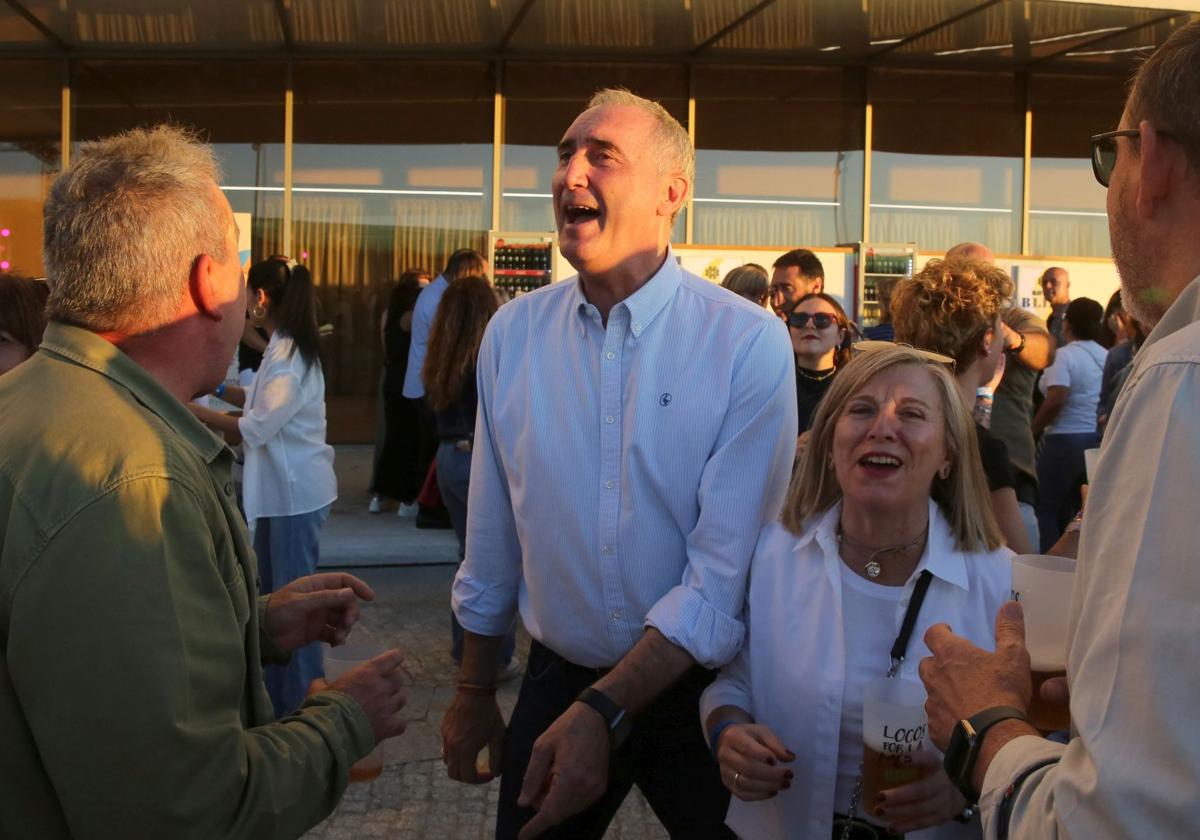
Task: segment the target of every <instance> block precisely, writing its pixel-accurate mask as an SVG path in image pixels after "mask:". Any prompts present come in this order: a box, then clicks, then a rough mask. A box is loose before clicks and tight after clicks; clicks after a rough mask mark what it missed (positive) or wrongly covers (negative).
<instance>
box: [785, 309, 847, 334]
mask: <svg viewBox="0 0 1200 840" xmlns="http://www.w3.org/2000/svg"><path fill="white" fill-rule="evenodd" d="M835 320H836V319H835V318H834V316H832V315H830V314H829V313H828V312H818V313H816V314H815V315H810V314H809V313H807V312H793V313H792V314H791V315H788V318H787V323H788V326H789V327H794V328H795V329H798V330H802V329H804V328H805V327H807V326H808V322H809V321H812V325H813V326H814V327H816V328H817V329H819V330H824V329H828V328H829V327H830V326H831V325H832V324H833V322H834V321H835Z"/></svg>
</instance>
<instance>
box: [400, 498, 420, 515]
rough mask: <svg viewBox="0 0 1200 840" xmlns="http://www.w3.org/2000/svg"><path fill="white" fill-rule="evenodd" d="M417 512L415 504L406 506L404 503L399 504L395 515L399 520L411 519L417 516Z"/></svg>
mask: <svg viewBox="0 0 1200 840" xmlns="http://www.w3.org/2000/svg"><path fill="white" fill-rule="evenodd" d="M418 510H419V508H418V506H417V505H416V504H415V503H414V504H411V505H406V504H404V502H401V503H400V505H399V507H397V508H396V515H397V516H399V517H400V518H401V519H412V518H413V517H414V516H416V515H417V511H418Z"/></svg>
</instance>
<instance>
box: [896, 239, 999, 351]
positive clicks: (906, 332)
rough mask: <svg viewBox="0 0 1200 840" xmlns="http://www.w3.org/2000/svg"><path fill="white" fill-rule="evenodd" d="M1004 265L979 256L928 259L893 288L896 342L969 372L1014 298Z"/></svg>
mask: <svg viewBox="0 0 1200 840" xmlns="http://www.w3.org/2000/svg"><path fill="white" fill-rule="evenodd" d="M1012 287H1013V285H1012V280H1011V279H1009V276H1008V274H1006V273H1005V272H1004V269H1002V268H998V267H997V266H996V265H994V264H993V263H989V262H982V261H980V260H970V261H963V262H959V261H954V260H936V259H935V260H930V261H929V262H927V263H926V264H925V267H924V268H923V269H921V271H920V273H918V274H915V275H913V276H912V277H911V278H909V279H907V280H903V281H901V282H900V283H898V284H897V285H896V288H895V289H894V290H893V291H892V302H891V309H892V325H893V326H894V328H895V330H896V340H897V341H903V342H906V343H908V344H911V345H912V346H914V347H920V348H921V349H923V350H932V351H934V352H935V353H941V354H943V355H946V356H950V357H951V358H952V359H954V361H955V363H956V364H957V365H958V369H959V370H960V371H961V370H965V369H966V368H968V367H970V366H971V365H972V364H974V363H975V360H976V359H977V358H978V357H979V354H980V347H981V342H982V341H983V337H984V336H985V335H986V334H987V331H988V330H990V329H991V328H992V327H993V326H994V325H995V323H996V316H997V315H999V314H1000V312H1001V311H1003V309H1004V308H1005V307H1006V306H1007V305H1008V301H1009V299H1010V298H1011V297H1012Z"/></svg>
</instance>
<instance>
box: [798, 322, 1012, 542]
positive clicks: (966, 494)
mask: <svg viewBox="0 0 1200 840" xmlns="http://www.w3.org/2000/svg"><path fill="white" fill-rule="evenodd" d="M901 365H911V366H913V367H914V368H915V369H917V370H921V371H925V372H927V373H928V374H929V375H930V376H932V377H933V381H934V383H935V384H936V385H937V391H938V395H939V396H940V397H941V402H942V415H943V416H944V417H945V438H946V446H947V449H948V450H949V451H950V461H951V466H950V474H949V475H948V476H947V477H946V478H944V479H943V478H939V477H936V476H935V477H934V479H933V484H932V485H931V487H930V490H929V495H930V497H931V498H932V499H933V500H934V502H936V503H937V506H938V508H940V509H941V511H942V514H943V515H944V516H945V517H946V519H947V520H948V521H949V523H950V530H951V531H952V532H953V534H954V540H955V545H956V546H957V548H958V549H959V550H960V551H979V550H981V549H987V550H989V551H991V550H995V549H997V548H999V547H1000V546H1001V545H1003V544H1004V538H1003V536H1002V535H1001V533H1000V527H999V526H998V525H997V524H996V518H995V516H993V514H992V505H991V501H990V499H989V497H988V489H987V482H986V480H985V479H984V476H983V465H982V464H981V463H980V461H979V450H978V443H977V441H976V439H975V424H974V421H973V420H972V419H971V415H970V413H969V412H968V411H967V407H966V406H965V405H964V404H963V401H962V398H961V397H960V396H959V395H958V390H957V388H956V386H955V384H954V380H953V379H952V378H951V376H950V374H949V372H948V371H947V370H946V369H945V368H944V367H943V366H941V365H938V364H936V363H933V362H930V361H928V360H927V359H925V358H924V357H922V356H921V355H920V354H919V353H917V352H916V351H915V350H913V349H912V348H909V347H900V346H898V345H896V346H891V347H885V348H882V349H878V350H870V351H865V352H861V353H859V354H857V355H856V356H855V357H854V358H853V359H851V361H850V363H849V364H847V365H846V367H845V368H842V369H841V370H839V371H838V375H837V376H836V377H834V380H833V384H832V385H831V386H830V387H829V390H828V391H827V392H825V396H824V398H822V400H821V402H820V403H819V404H818V406H817V413H816V416H815V417H814V419H813V426H812V435H811V437H810V439H809V441H808V446H807V447H805V450H804V455H803V456H802V457H801V459H800V465H799V466H798V467H797V468H796V471H795V473H794V474H793V475H792V484H791V486H790V487H789V488H788V495H787V501H786V502H785V503H784V506H783V514H782V515H781V516H780V522H781V523H783V526H784V527H785V528H787V529H788V531H790V532H791V533H793V534H796V535H799V534H800V533H801V531H802V530H803V527H804V521H805V520H806V519H808V518H809V517H810V516H813V515H814V514H819V513H824V512H825V511H827V510H829V509H830V508H832V507H833V506H834V505H835V504H837V502H838V501H839V500H840V499H841V498H842V488H841V485H839V484H838V480H837V474H836V473H835V472H834V469H833V438H834V431H835V429H836V428H837V424H838V421H839V420H840V419H841V417H842V414H843V413H844V412H845V409H846V405H847V404H848V403H849V402H850V399H851V398H852V397H853V396H854V395H855V394H857V393H858V392H859V391H861V390H862V388H863V387H864V386H865V385H866V384H867V383H868V382H870V381H871V379H873V378H874V377H875V376H877V375H878V374H880V373H882V372H883V371H885V370H889V369H891V368H894V367H899V366H901Z"/></svg>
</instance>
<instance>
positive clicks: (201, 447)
mask: <svg viewBox="0 0 1200 840" xmlns="http://www.w3.org/2000/svg"><path fill="white" fill-rule="evenodd" d="M41 350H43V351H45V352H47V353H51V354H53V355H55V356H59V357H61V358H64V359H67V360H69V361H72V362H75V363H76V364H78V365H81V366H83V367H86V368H88V369H90V370H94V371H95V372H96V373H98V374H100V375H101V376H103V377H105V378H107V379H109V380H111V381H112V382H114V383H115V384H117V385H119V386H120V387H122V388H124V389H125V390H127V391H129V393H130V394H132V395H133V398H134V399H135V400H137V401H138V402H139V403H140V404H141V405H142V406H143V407H145V408H146V409H147V410H148V411H150V412H151V413H153V414H155V415H157V416H158V417H159V418H161V419H162V421H163V422H164V423H166V424H167V425H168V426H170V427H171V429H172V430H173V431H175V433H176V434H178V435H179V436H180V437H182V438H184V439H185V440H187V442H188V443H190V444H191V445H192V446H193V447H195V449H196V451H197V452H199V453H200V456H201V457H202V458H203V459H204V461H205V462H206V463H212V461H213V460H215V459H216V457H217V456H218V455H220V454H221V453H222V452H224V451H226V449H227V447H226V446H225V444H224V443H223V442H222V441H221V440H220V439H219V438H218V437H216V435H214V434H213V433H212V432H210V431H209V430H208V427H206V426H205V425H204V424H203V423H201V422H200V421H199V420H197V419H196V416H195V415H194V414H192V412H190V411H188V409H187V406H185V405H184V404H183V403H181V402H180V401H179V400H177V399H175V397H174V396H172V395H171V394H170V393H169V392H168V391H167V389H166V388H164V387H163V386H162V385H160V384H159V383H158V381H157V380H156V379H155V378H154V377H152V376H151V375H150V374H149V372H148V371H147V370H146V369H145V368H144V367H142V366H141V365H139V364H138V363H137V362H135V361H134V360H133V359H131V358H129V356H127V355H125V354H124V353H122V352H121V351H120V350H119V349H118V348H117V347H116V346H115V345H114V344H112V343H111V342H109V341H105V340H104V339H103V338H101V337H100V336H98V335H96V334H95V333H94V332H91V331H90V330H85V329H82V328H81V327H73V326H70V325H69V324H63V323H60V322H58V321H51V322H50V323H48V324H47V325H46V334H45V337H44V338H43V339H42V346H41Z"/></svg>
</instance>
